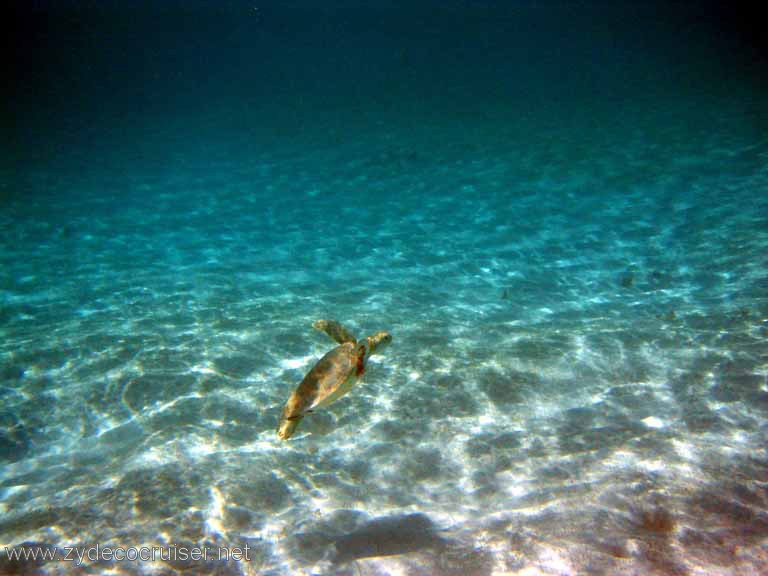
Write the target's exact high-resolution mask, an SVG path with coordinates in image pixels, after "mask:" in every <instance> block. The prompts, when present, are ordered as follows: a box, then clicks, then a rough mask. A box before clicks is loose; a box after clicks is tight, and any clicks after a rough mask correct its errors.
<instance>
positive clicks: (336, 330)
mask: <svg viewBox="0 0 768 576" xmlns="http://www.w3.org/2000/svg"><path fill="white" fill-rule="evenodd" d="M312 327H313V328H314V329H315V330H320V331H321V332H325V333H326V334H328V336H330V337H331V338H333V339H334V340H336V342H338V343H339V344H344V343H345V342H352V344H355V343H357V338H355V337H354V336H353V335H352V332H350V331H349V330H347V329H346V328H344V326H342V325H341V324H339V323H338V322H336V320H315V322H314V323H313V324H312Z"/></svg>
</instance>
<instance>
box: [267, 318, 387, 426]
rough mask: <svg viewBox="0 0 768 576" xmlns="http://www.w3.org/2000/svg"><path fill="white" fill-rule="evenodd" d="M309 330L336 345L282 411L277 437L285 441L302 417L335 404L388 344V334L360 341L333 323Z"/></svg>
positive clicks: (292, 395)
mask: <svg viewBox="0 0 768 576" xmlns="http://www.w3.org/2000/svg"><path fill="white" fill-rule="evenodd" d="M312 326H313V328H315V329H317V330H320V331H321V332H325V333H326V334H328V336H330V337H331V338H333V339H334V340H335V341H336V342H338V343H339V345H338V346H336V348H334V349H333V350H331V351H330V352H328V353H327V354H326V355H325V356H323V357H322V358H321V359H320V360H319V361H318V362H317V364H315V365H314V366H313V367H312V370H310V371H309V372H308V373H307V375H306V376H304V380H302V381H301V384H299V385H298V387H297V388H296V390H294V391H293V394H291V397H290V398H288V402H286V404H285V408H283V416H282V418H281V419H280V427H279V428H278V429H277V435H278V436H279V437H280V438H281V439H282V440H287V439H288V438H290V437H291V435H293V433H294V432H295V431H296V427H297V426H298V425H299V422H300V421H301V419H302V418H304V415H305V414H307V413H308V412H312V411H313V410H314V409H315V408H322V407H324V406H328V405H329V404H330V403H332V402H335V401H336V400H338V399H339V398H341V397H342V396H344V394H346V393H347V392H349V391H350V390H351V389H352V387H353V386H354V385H355V384H357V381H358V380H359V378H360V376H362V375H363V373H364V372H365V363H366V362H367V361H368V357H369V356H370V355H371V354H373V353H374V352H376V351H379V350H381V348H383V347H384V346H386V345H387V344H389V343H390V342H391V341H392V336H391V335H390V334H389V332H376V334H374V335H373V336H368V337H367V338H364V339H362V340H359V341H358V340H357V339H356V338H355V337H354V336H353V335H352V333H351V332H350V331H349V330H347V329H346V328H344V326H342V325H341V324H339V323H338V322H336V321H334V320H317V321H316V322H315V323H314V324H312Z"/></svg>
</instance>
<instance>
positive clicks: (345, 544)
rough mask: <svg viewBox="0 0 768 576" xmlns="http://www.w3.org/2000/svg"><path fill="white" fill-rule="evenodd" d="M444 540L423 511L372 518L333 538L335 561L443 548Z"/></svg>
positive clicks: (341, 561)
mask: <svg viewBox="0 0 768 576" xmlns="http://www.w3.org/2000/svg"><path fill="white" fill-rule="evenodd" d="M445 543H446V542H445V540H444V539H443V538H441V537H440V536H439V535H438V534H436V531H435V527H434V524H433V523H432V521H431V520H430V519H429V518H428V517H427V516H425V515H424V514H418V513H416V514H405V515H397V516H385V517H383V518H375V519H373V520H371V521H370V522H367V523H365V524H363V525H362V526H361V527H360V528H357V529H356V530H353V531H352V532H348V533H346V534H344V535H342V536H340V537H338V538H337V539H336V540H335V541H334V546H335V547H336V554H335V555H334V557H333V563H334V564H340V563H343V562H350V561H352V560H357V559H359V558H371V557H373V556H394V555H397V554H405V553H407V552H415V551H417V550H421V549H423V548H433V547H442V546H444V545H445Z"/></svg>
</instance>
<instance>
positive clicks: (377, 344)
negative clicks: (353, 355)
mask: <svg viewBox="0 0 768 576" xmlns="http://www.w3.org/2000/svg"><path fill="white" fill-rule="evenodd" d="M365 340H366V343H367V344H368V354H376V353H377V352H381V350H383V349H384V348H386V347H387V346H388V345H389V343H390V342H392V334H390V333H389V332H384V331H381V332H376V334H374V335H373V336H368V338H366V339H365Z"/></svg>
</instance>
